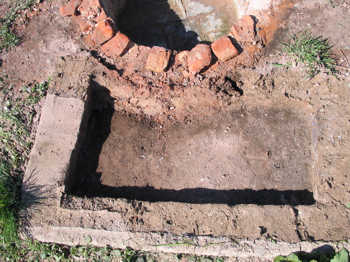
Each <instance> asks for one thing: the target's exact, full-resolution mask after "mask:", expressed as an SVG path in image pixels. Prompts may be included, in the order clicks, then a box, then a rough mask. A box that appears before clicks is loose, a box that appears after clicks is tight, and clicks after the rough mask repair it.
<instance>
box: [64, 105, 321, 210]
mask: <svg viewBox="0 0 350 262" xmlns="http://www.w3.org/2000/svg"><path fill="white" fill-rule="evenodd" d="M98 103H100V102H98ZM83 133H84V135H85V136H86V137H85V138H84V139H83V140H82V141H81V145H82V146H81V149H80V150H79V151H80V155H79V157H78V161H77V167H76V169H75V170H73V171H72V172H73V173H72V174H71V177H70V179H67V181H68V182H67V184H66V186H67V188H69V190H68V192H69V194H72V195H77V196H80V197H89V198H92V197H112V198H125V199H129V200H139V201H148V202H181V203H191V204H208V203H209V204H227V205H238V204H256V205H311V204H313V203H314V199H313V193H312V167H311V165H312V161H310V160H311V159H312V157H313V156H312V148H311V146H312V143H311V139H312V137H311V132H310V123H309V122H308V121H307V120H305V118H302V117H300V116H299V115H298V113H296V112H293V111H292V110H289V109H288V108H286V109H283V108H273V107H264V106H261V107H256V108H255V109H254V110H251V111H242V110H241V109H239V110H236V111H235V110H234V111H230V112H227V113H225V114H221V115H216V116H214V117H210V118H208V119H205V120H203V121H202V122H200V123H196V124H194V123H187V124H182V125H181V124H179V125H175V126H172V127H169V128H163V127H162V126H161V125H160V124H157V123H155V122H151V121H149V120H147V119H142V118H141V119H140V118H138V119H136V117H134V116H132V115H125V114H123V113H121V112H113V108H111V107H110V108H109V107H107V108H105V109H103V110H93V111H92V113H91V115H90V116H89V120H88V124H87V127H86V128H85V129H84V131H83Z"/></svg>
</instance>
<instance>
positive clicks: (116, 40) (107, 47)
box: [101, 32, 131, 58]
mask: <svg viewBox="0 0 350 262" xmlns="http://www.w3.org/2000/svg"><path fill="white" fill-rule="evenodd" d="M130 43H131V42H130V39H129V37H127V36H126V35H124V34H123V33H121V32H118V33H117V34H116V36H115V37H113V38H112V39H111V40H109V41H108V42H107V43H105V44H104V45H103V46H102V48H101V51H102V52H103V53H104V54H105V55H106V56H109V57H113V58H116V57H118V56H121V55H122V54H123V53H124V52H125V51H126V50H127V48H128V47H129V44H130Z"/></svg>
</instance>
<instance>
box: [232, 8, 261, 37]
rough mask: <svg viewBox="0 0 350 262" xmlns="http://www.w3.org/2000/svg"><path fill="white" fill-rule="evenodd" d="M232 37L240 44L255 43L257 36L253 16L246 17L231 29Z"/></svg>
mask: <svg viewBox="0 0 350 262" xmlns="http://www.w3.org/2000/svg"><path fill="white" fill-rule="evenodd" d="M231 34H232V36H233V37H234V38H235V39H236V40H237V41H238V42H253V41H254V40H255V36H256V30H255V21H254V19H253V17H252V16H250V15H245V16H243V17H242V18H241V19H239V20H238V22H237V23H236V24H234V25H233V26H232V28H231Z"/></svg>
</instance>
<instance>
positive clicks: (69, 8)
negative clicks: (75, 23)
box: [60, 0, 81, 16]
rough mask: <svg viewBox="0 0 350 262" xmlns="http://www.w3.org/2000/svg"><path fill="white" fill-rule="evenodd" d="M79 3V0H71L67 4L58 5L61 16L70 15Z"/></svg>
mask: <svg viewBox="0 0 350 262" xmlns="http://www.w3.org/2000/svg"><path fill="white" fill-rule="evenodd" d="M80 4H81V0H71V1H70V2H69V3H68V4H66V5H63V6H61V7H60V14H61V15H62V16H72V15H74V14H75V11H76V10H77V9H78V7H79V6H80Z"/></svg>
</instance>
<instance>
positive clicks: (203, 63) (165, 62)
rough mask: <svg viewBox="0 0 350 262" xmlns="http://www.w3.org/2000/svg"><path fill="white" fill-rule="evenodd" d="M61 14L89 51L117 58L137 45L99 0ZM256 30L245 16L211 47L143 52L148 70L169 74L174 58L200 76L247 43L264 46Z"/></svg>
mask: <svg viewBox="0 0 350 262" xmlns="http://www.w3.org/2000/svg"><path fill="white" fill-rule="evenodd" d="M60 14H61V15H62V16H71V17H72V20H73V22H74V23H76V24H77V25H78V26H79V28H80V31H81V33H82V34H83V40H84V42H85V44H86V45H87V47H88V48H90V49H96V50H99V51H100V52H101V53H102V54H103V55H105V56H107V57H110V58H112V59H117V58H118V57H119V56H123V55H124V54H125V53H127V52H128V50H130V48H131V46H134V45H136V44H135V43H133V42H132V41H131V40H130V39H129V38H128V36H126V35H125V34H123V33H121V32H119V31H118V30H117V28H118V27H117V25H116V24H115V21H113V19H112V18H110V17H108V16H107V15H106V12H105V11H104V9H103V7H102V5H101V3H100V0H70V1H69V2H68V3H67V4H65V5H64V6H62V7H61V8H60ZM257 28H258V27H257V23H256V20H255V19H254V17H253V16H250V15H245V16H243V17H242V18H241V19H240V20H239V21H237V23H236V24H234V25H233V26H232V28H231V32H230V34H229V35H228V36H224V37H221V38H219V39H217V40H216V41H214V42H213V43H212V44H211V45H208V44H204V43H200V44H198V45H197V46H195V47H194V48H193V49H192V50H190V51H187V50H186V51H182V52H180V53H177V54H174V53H175V52H172V50H167V49H165V48H163V47H153V48H150V49H143V50H144V51H145V52H148V54H147V56H148V58H147V61H145V62H146V63H145V65H146V66H145V67H146V69H147V70H151V71H154V72H162V71H166V70H167V69H169V67H170V65H169V64H170V63H169V61H170V59H171V56H172V55H174V56H175V60H176V61H178V62H179V63H181V64H182V65H184V66H185V67H187V68H188V71H189V73H190V74H192V75H194V74H197V73H200V72H202V71H204V70H206V69H207V68H209V67H210V66H211V65H212V64H213V62H214V61H216V60H219V61H222V62H225V61H228V60H230V59H234V58H235V57H237V56H239V55H240V53H241V51H242V50H243V49H242V46H245V44H246V43H247V42H248V43H251V44H253V45H256V43H258V42H259V41H260V42H259V43H260V44H261V46H264V41H262V40H261V38H260V34H259V33H258V34H257V30H256V29H257ZM259 28H261V27H259ZM215 57H216V58H217V59H216V58H215Z"/></svg>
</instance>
